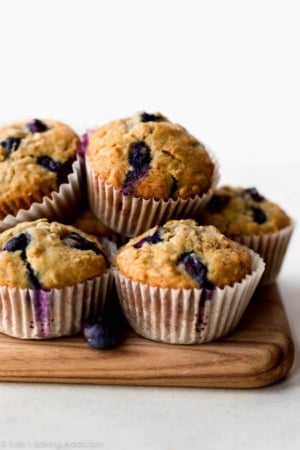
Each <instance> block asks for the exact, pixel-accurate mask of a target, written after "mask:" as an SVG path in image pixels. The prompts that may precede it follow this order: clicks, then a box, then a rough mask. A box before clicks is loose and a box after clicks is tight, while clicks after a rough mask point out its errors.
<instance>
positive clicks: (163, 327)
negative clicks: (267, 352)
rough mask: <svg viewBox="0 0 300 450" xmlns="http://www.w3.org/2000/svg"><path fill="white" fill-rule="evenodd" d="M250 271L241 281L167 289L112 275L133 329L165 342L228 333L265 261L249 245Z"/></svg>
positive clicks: (196, 341)
mask: <svg viewBox="0 0 300 450" xmlns="http://www.w3.org/2000/svg"><path fill="white" fill-rule="evenodd" d="M249 252H250V254H251V258H252V273H251V274H250V275H247V276H246V277H245V278H244V279H243V280H242V281H241V282H239V283H235V284H234V285H233V286H226V287H225V288H222V289H221V288H215V289H214V290H213V291H212V295H211V296H208V295H206V293H205V291H204V290H203V289H196V288H193V289H169V288H159V287H153V286H149V285H145V284H142V283H139V282H136V281H133V280H131V279H129V278H127V277H125V276H124V275H122V274H121V273H120V272H119V271H118V270H117V269H115V270H114V276H115V281H116V286H117V291H118V295H119V298H120V303H121V306H122V309H123V312H124V315H125V317H126V318H127V320H128V322H129V324H130V326H131V327H132V328H133V330H134V331H135V332H136V333H137V334H139V335H140V336H143V337H145V338H147V339H151V340H153V341H160V342H166V343H169V344H202V343H205V342H211V341H214V340H216V339H219V338H220V337H222V336H226V335H227V334H229V333H231V332H232V331H233V330H234V329H235V328H236V326H237V325H238V323H239V321H240V319H241V317H242V314H243V313H244V311H245V309H246V307H247V306H248V303H249V301H250V300H251V297H252V295H253V293H254V291H255V289H256V287H257V285H258V283H259V280H260V278H261V276H262V274H263V271H264V267H265V263H264V261H263V260H262V258H261V257H260V256H259V255H258V254H257V253H255V252H254V251H252V250H250V249H249ZM209 297H210V298H209Z"/></svg>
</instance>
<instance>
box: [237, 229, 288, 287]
mask: <svg viewBox="0 0 300 450" xmlns="http://www.w3.org/2000/svg"><path fill="white" fill-rule="evenodd" d="M294 227H295V224H294V222H293V221H292V222H291V225H290V226H288V227H285V228H283V229H281V230H279V231H277V232H275V233H271V234H266V235H263V236H241V237H239V238H235V241H237V242H239V243H241V244H243V245H245V246H246V247H249V248H251V249H252V250H254V251H255V252H256V253H258V254H259V255H260V256H261V257H262V258H263V260H264V261H265V263H266V268H265V271H264V273H263V276H262V278H261V280H260V285H261V286H267V285H269V284H272V283H274V282H275V281H276V278H277V276H278V274H279V272H280V269H281V267H282V263H283V260H284V257H285V254H286V251H287V248H288V245H289V242H290V239H291V236H292V233H293V230H294Z"/></svg>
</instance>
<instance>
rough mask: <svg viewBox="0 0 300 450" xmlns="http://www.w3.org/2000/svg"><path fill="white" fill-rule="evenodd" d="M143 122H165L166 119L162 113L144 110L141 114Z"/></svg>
mask: <svg viewBox="0 0 300 450" xmlns="http://www.w3.org/2000/svg"><path fill="white" fill-rule="evenodd" d="M140 118H141V122H163V121H164V120H165V119H164V118H163V117H162V116H161V115H159V114H158V115H156V114H148V113H146V112H143V113H142V114H141V115H140Z"/></svg>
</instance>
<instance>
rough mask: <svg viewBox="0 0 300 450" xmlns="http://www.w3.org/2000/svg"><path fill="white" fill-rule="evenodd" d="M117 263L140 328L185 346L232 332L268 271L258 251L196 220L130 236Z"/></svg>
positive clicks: (126, 305)
mask: <svg viewBox="0 0 300 450" xmlns="http://www.w3.org/2000/svg"><path fill="white" fill-rule="evenodd" d="M115 264H116V270H115V277H116V280H117V287H118V291H119V296H120V299H121V304H122V307H123V309H124V313H125V315H126V317H127V319H128V321H129V323H130V324H131V326H132V327H133V329H134V330H135V331H136V332H137V333H138V334H140V335H142V336H144V337H148V338H150V339H153V340H158V341H163V342H169V343H183V344H189V343H201V342H209V341H211V340H214V339H217V338H219V337H221V336H224V335H225V334H227V333H229V332H230V331H232V330H233V329H234V328H235V326H236V325H237V323H238V321H239V319H240V317H241V314H242V313H243V311H244V310H245V308H246V306H247V304H248V302H249V300H250V298H251V296H252V293H253V291H254V289H255V287H256V285H257V283H258V281H259V279H260V277H261V275H262V272H263V269H264V263H263V261H262V260H261V258H260V257H259V255H257V254H255V253H254V252H252V251H251V250H248V249H246V248H245V247H243V246H241V245H240V244H238V243H237V242H234V241H232V240H230V239H228V238H227V237H225V236H224V235H223V234H221V233H220V232H219V231H218V230H217V228H215V227H214V226H199V225H197V223H196V222H195V221H194V220H171V221H168V222H167V223H165V224H164V225H161V226H156V227H154V228H152V229H150V230H148V231H147V232H145V233H143V234H141V235H139V236H136V237H134V238H132V239H130V241H129V242H128V243H127V244H126V245H124V246H123V247H122V248H121V249H120V250H119V252H118V254H117V256H116V261H115Z"/></svg>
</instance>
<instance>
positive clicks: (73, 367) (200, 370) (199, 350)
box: [0, 284, 294, 388]
mask: <svg viewBox="0 0 300 450" xmlns="http://www.w3.org/2000/svg"><path fill="white" fill-rule="evenodd" d="M293 357H294V346H293V342H292V338H291V334H290V330H289V326H288V322H287V319H286V315H285V312H284V308H283V304H282V301H281V297H280V293H279V289H278V286H277V285H276V284H275V285H273V286H269V287H266V288H260V289H258V290H257V291H256V293H255V295H254V297H253V299H252V300H251V302H250V305H249V306H248V308H247V311H246V312H245V314H244V316H243V319H242V321H241V322H240V325H239V327H238V329H237V330H236V331H235V332H234V334H232V335H231V336H228V337H227V338H223V339H221V340H219V341H217V342H214V343H210V344H203V345H190V346H188V345H185V346H181V345H180V346H179V345H170V344H161V343H156V342H152V341H149V340H146V339H143V338H141V337H139V336H137V335H136V334H135V333H133V332H132V331H128V333H127V334H126V336H125V338H124V341H123V342H122V344H121V345H120V346H119V347H117V348H115V349H111V350H95V349H93V348H91V347H89V346H88V345H87V344H86V343H85V342H84V340H83V338H82V337H80V336H77V337H74V338H63V339H55V340H49V341H26V340H19V339H15V338H11V337H8V336H5V335H0V363H1V364H0V380H2V381H21V382H45V383H86V384H117V385H155V386H193V387H226V388H250V387H260V386H266V385H269V384H272V383H275V382H277V381H279V380H281V379H282V378H284V377H285V376H286V375H287V373H288V372H289V370H290V368H291V366H292V363H293Z"/></svg>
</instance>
